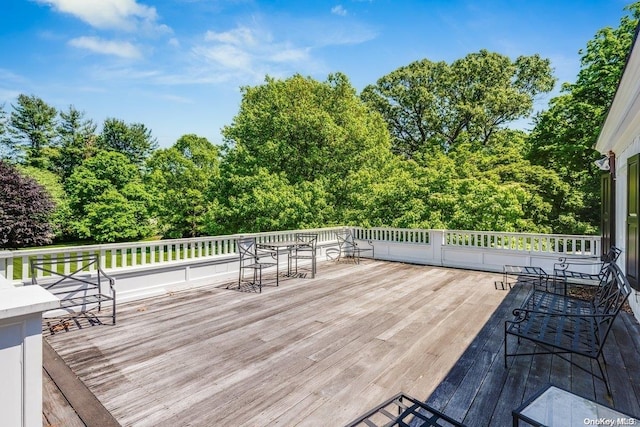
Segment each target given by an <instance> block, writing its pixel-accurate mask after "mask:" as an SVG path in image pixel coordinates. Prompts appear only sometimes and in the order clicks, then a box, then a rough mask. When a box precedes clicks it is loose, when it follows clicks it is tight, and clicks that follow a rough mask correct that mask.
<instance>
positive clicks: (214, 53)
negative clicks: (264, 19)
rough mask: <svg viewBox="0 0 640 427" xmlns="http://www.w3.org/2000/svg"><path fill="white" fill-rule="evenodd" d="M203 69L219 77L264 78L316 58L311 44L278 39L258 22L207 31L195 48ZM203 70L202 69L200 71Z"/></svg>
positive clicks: (296, 69)
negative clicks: (250, 24) (311, 49)
mask: <svg viewBox="0 0 640 427" xmlns="http://www.w3.org/2000/svg"><path fill="white" fill-rule="evenodd" d="M192 53H193V54H194V57H195V61H196V62H198V63H199V65H198V66H197V68H198V69H199V70H202V69H208V70H209V73H211V74H215V75H216V76H217V77H216V79H223V80H228V79H230V78H240V79H251V80H253V81H260V80H261V79H263V78H264V76H265V74H270V75H280V74H287V73H289V72H290V71H292V70H294V69H295V71H300V70H299V69H298V68H299V66H300V65H301V64H302V65H303V66H306V67H308V66H309V65H310V64H312V63H313V61H312V60H311V58H310V48H309V47H304V46H302V47H299V46H294V45H293V44H292V43H290V42H287V41H275V40H274V37H273V35H272V34H271V32H270V31H265V30H263V29H261V28H259V27H258V26H256V27H254V28H249V27H247V26H243V25H239V26H238V27H236V28H233V29H231V30H229V31H224V32H216V31H207V32H206V33H205V35H204V43H203V44H201V45H199V46H196V47H194V48H193V49H192ZM202 74H203V73H202V72H201V71H200V72H199V75H202Z"/></svg>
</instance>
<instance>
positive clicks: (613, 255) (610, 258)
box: [602, 246, 622, 263]
mask: <svg viewBox="0 0 640 427" xmlns="http://www.w3.org/2000/svg"><path fill="white" fill-rule="evenodd" d="M621 253H622V251H621V250H620V249H618V248H616V247H615V246H611V247H610V248H609V251H608V252H607V253H606V254H604V255H603V256H602V262H604V263H609V262H616V261H618V258H619V257H620V254H621Z"/></svg>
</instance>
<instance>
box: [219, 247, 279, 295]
mask: <svg viewBox="0 0 640 427" xmlns="http://www.w3.org/2000/svg"><path fill="white" fill-rule="evenodd" d="M237 244H238V254H239V256H240V265H239V273H238V289H241V288H242V283H243V282H246V283H247V284H248V285H249V286H251V287H253V288H256V287H257V288H258V289H259V291H260V292H262V270H264V269H267V268H270V267H275V266H277V265H278V263H277V262H275V260H276V256H275V253H274V252H272V251H265V250H261V249H259V248H258V246H257V244H256V239H255V238H254V237H250V238H244V239H238V240H237ZM265 257H268V258H271V259H272V260H273V261H268V262H265V261H261V258H265ZM245 270H249V271H250V272H251V274H250V278H249V279H245ZM275 281H276V286H278V274H277V272H276V279H275ZM227 289H229V286H227Z"/></svg>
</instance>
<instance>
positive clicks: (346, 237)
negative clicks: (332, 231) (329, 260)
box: [336, 230, 355, 251]
mask: <svg viewBox="0 0 640 427" xmlns="http://www.w3.org/2000/svg"><path fill="white" fill-rule="evenodd" d="M336 239H337V240H338V247H339V248H340V250H341V251H344V250H349V249H353V248H354V246H355V244H354V241H353V234H351V231H349V230H345V231H337V232H336Z"/></svg>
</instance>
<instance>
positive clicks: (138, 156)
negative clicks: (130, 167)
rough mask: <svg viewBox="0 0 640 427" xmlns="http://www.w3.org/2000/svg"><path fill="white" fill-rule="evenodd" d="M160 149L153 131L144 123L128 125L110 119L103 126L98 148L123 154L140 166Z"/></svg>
mask: <svg viewBox="0 0 640 427" xmlns="http://www.w3.org/2000/svg"><path fill="white" fill-rule="evenodd" d="M157 147H158V142H157V141H156V139H155V138H154V137H153V136H152V135H151V130H149V129H147V127H146V126H145V125H143V124H142V123H132V124H126V123H125V122H124V121H122V120H118V119H114V118H108V119H106V120H105V121H104V124H103V125H102V133H101V134H100V138H98V148H100V149H102V150H110V151H116V152H118V153H122V154H124V155H125V156H127V158H129V160H130V161H131V162H132V163H133V164H135V165H138V166H142V165H143V163H144V161H145V160H146V159H147V158H148V157H149V156H150V155H151V153H152V152H153V151H154V150H155V149H156V148H157Z"/></svg>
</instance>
